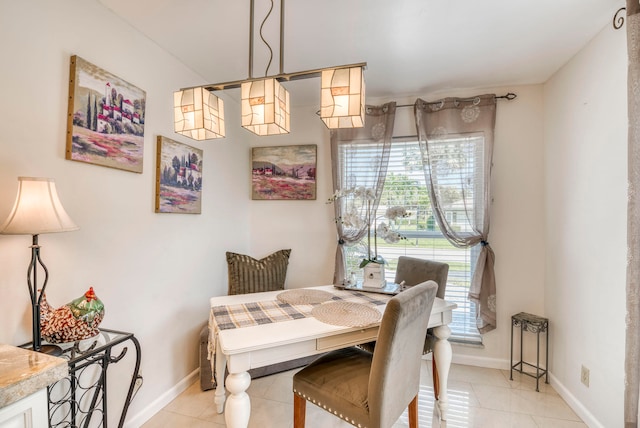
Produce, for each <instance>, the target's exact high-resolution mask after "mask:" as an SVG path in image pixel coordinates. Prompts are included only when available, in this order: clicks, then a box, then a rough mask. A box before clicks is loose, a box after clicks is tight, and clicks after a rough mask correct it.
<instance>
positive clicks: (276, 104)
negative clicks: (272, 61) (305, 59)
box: [241, 78, 290, 135]
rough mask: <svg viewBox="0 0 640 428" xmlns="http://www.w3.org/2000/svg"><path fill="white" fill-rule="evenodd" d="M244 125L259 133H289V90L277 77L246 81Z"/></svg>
mask: <svg viewBox="0 0 640 428" xmlns="http://www.w3.org/2000/svg"><path fill="white" fill-rule="evenodd" d="M241 92H242V126H243V127H244V128H246V129H248V130H249V131H251V132H253V133H254V134H257V135H277V134H288V133H289V131H290V123H289V92H288V91H287V90H286V89H285V88H284V86H282V85H281V84H280V82H278V81H277V80H276V79H272V78H269V79H263V80H255V81H250V82H244V83H242V85H241Z"/></svg>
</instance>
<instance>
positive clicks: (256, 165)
mask: <svg viewBox="0 0 640 428" xmlns="http://www.w3.org/2000/svg"><path fill="white" fill-rule="evenodd" d="M316 159H317V146H316V145H315V144H309V145H300V146H277V147H254V148H253V149H252V151H251V163H252V165H251V175H252V179H251V183H252V186H251V187H252V190H251V195H252V199H255V200H264V199H282V200H312V199H316Z"/></svg>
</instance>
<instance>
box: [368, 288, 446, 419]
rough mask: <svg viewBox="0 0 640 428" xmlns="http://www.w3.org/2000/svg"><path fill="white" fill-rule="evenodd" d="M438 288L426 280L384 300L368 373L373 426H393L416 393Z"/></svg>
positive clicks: (370, 411) (418, 387)
mask: <svg viewBox="0 0 640 428" xmlns="http://www.w3.org/2000/svg"><path fill="white" fill-rule="evenodd" d="M437 289H438V285H437V284H436V283H435V282H434V281H427V282H424V283H421V284H418V285H416V286H414V287H411V288H410V289H408V290H406V291H403V292H402V293H400V294H398V295H396V296H394V297H393V298H392V299H391V300H389V302H388V303H387V307H386V308H385V311H384V315H383V316H382V322H381V323H380V330H379V333H378V340H377V343H376V347H375V350H374V352H373V361H372V363H371V374H370V376H369V394H368V396H369V397H368V406H369V415H370V420H371V422H372V425H373V426H383V427H390V426H392V425H393V424H394V422H395V421H396V420H397V419H398V418H399V417H400V415H401V414H402V412H403V411H404V410H405V409H406V407H407V404H408V403H409V402H411V400H413V398H414V397H415V396H416V395H417V394H418V391H419V389H420V365H421V361H422V358H421V357H422V345H423V343H424V337H425V335H426V334H427V325H428V324H429V317H430V316H431V308H432V307H433V301H434V300H435V297H436V291H437Z"/></svg>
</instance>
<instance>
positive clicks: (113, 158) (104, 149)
mask: <svg viewBox="0 0 640 428" xmlns="http://www.w3.org/2000/svg"><path fill="white" fill-rule="evenodd" d="M145 100H146V92H145V91H143V90H142V89H140V88H137V87H135V86H133V85H132V84H130V83H128V82H126V81H124V80H122V79H120V78H119V77H117V76H114V75H113V74H111V73H109V72H108V71H105V70H103V69H101V68H100V67H98V66H96V65H93V64H91V63H90V62H88V61H85V60H84V59H82V58H80V57H78V56H76V55H73V56H72V57H71V69H70V73H69V111H68V115H67V149H66V156H65V157H66V158H67V159H69V160H74V161H79V162H87V163H92V164H95V165H101V166H106V167H110V168H118V169H123V170H125V171H131V172H138V173H142V157H143V149H144V118H145V114H144V112H145Z"/></svg>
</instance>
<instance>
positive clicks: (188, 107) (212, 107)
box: [174, 0, 367, 140]
mask: <svg viewBox="0 0 640 428" xmlns="http://www.w3.org/2000/svg"><path fill="white" fill-rule="evenodd" d="M284 2H285V0H281V1H280V73H279V74H277V75H273V76H269V75H268V72H269V67H270V65H271V60H272V58H273V52H272V50H271V46H269V44H268V43H267V42H266V41H265V39H264V37H263V35H262V32H261V33H260V36H261V38H262V40H263V41H264V42H265V44H266V45H267V47H268V49H269V52H270V59H269V63H268V65H267V67H266V70H265V77H259V78H254V77H253V39H254V35H253V32H254V31H253V29H254V19H253V17H254V3H255V0H251V8H250V24H249V77H248V78H247V79H245V80H236V81H231V82H224V83H214V84H209V85H204V86H199V87H195V88H186V89H181V90H180V91H178V92H176V93H175V94H174V110H175V131H176V132H177V133H180V134H182V135H185V136H187V137H190V138H193V139H196V140H202V139H209V138H219V137H224V132H225V131H224V112H223V102H222V100H221V99H220V98H218V97H217V96H215V95H213V94H212V93H211V92H214V91H222V90H226V89H234V88H241V110H242V112H241V115H242V120H241V124H242V126H243V127H244V128H245V129H247V130H249V131H251V132H253V133H254V134H256V135H260V136H264V135H279V134H286V133H289V132H290V130H291V121H290V113H291V107H290V99H289V92H288V91H287V90H286V88H285V87H284V86H283V85H282V84H281V83H282V82H288V81H291V80H299V79H309V78H315V77H319V78H321V91H320V92H321V100H320V103H321V107H320V116H321V119H322V120H323V122H324V123H325V125H326V126H327V127H328V128H331V129H334V128H357V127H362V126H364V111H365V104H364V102H365V98H364V96H365V94H364V69H365V68H366V66H367V63H364V62H363V63H358V64H350V65H341V66H336V67H327V68H321V69H315V70H307V71H299V72H294V73H284V71H283V64H284ZM272 10H273V0H271V8H270V9H269V12H268V13H267V15H266V16H265V18H264V20H263V21H262V24H261V26H260V30H261V31H262V26H263V25H264V23H265V22H266V20H267V18H268V17H269V15H270V14H271V11H272Z"/></svg>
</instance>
